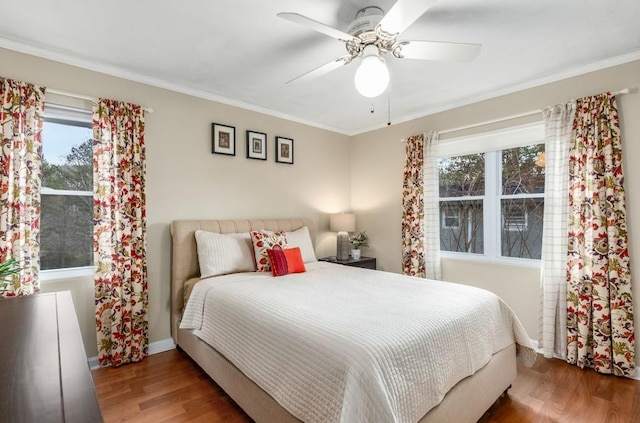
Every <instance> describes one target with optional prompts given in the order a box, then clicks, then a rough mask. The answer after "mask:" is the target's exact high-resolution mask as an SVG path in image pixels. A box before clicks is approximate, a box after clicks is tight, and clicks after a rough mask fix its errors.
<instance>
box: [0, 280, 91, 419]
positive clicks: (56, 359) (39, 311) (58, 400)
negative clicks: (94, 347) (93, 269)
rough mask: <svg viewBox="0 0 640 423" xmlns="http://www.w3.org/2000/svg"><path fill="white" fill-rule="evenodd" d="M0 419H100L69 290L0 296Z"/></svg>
mask: <svg viewBox="0 0 640 423" xmlns="http://www.w3.org/2000/svg"><path fill="white" fill-rule="evenodd" d="M0 325H1V326H0V422H20V423H29V422H38V423H43V422H73V423H75V422H78V423H91V422H102V416H101V414H100V407H99V405H98V399H97V397H96V392H95V388H94V386H93V379H92V378H91V373H90V372H89V366H88V364H87V355H86V353H85V350H84V346H83V344H82V338H81V335H80V327H79V326H78V320H77V317H76V313H75V310H74V308H73V301H72V299H71V293H70V292H69V291H64V292H53V293H48V294H38V295H33V296H29V297H18V298H2V299H0Z"/></svg>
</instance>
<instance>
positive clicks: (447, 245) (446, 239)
mask: <svg viewBox="0 0 640 423" xmlns="http://www.w3.org/2000/svg"><path fill="white" fill-rule="evenodd" d="M482 217H483V216H482V200H461V201H441V202H440V249H441V250H442V251H455V252H459V253H476V254H482V253H483V252H484V231H483V223H482Z"/></svg>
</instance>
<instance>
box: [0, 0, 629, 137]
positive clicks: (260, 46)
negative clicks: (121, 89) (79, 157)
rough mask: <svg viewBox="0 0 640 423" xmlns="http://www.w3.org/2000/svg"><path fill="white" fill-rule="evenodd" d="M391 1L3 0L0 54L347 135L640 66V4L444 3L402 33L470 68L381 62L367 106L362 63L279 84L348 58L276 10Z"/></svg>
mask: <svg viewBox="0 0 640 423" xmlns="http://www.w3.org/2000/svg"><path fill="white" fill-rule="evenodd" d="M394 2H395V1H394V0H342V1H341V0H322V1H320V0H297V1H292V0H234V1H220V0H218V1H216V0H189V1H165V0H135V1H133V0H110V1H102V2H97V1H86V0H63V1H54V0H30V1H24V0H23V1H16V0H0V11H1V12H0V14H1V15H2V19H1V21H0V22H1V23H0V47H6V48H10V49H14V50H19V51H23V52H27V53H31V54H36V55H40V56H43V57H47V58H51V59H54V60H59V61H62V62H66V63H70V64H74V65H79V66H82V67H87V68H90V69H94V70H99V71H102V72H106V73H110V74H113V75H117V76H123V77H126V78H129V79H133V80H137V81H142V82H146V83H149V84H152V85H156V86H161V87H165V88H170V89H174V90H177V91H181V92H185V93H189V94H194V95H197V96H201V97H204V98H209V99H213V100H216V101H221V102H223V103H228V104H233V105H238V106H240V107H244V108H248V109H251V110H257V111H261V112H265V113H269V114H272V115H276V116H281V117H285V118H288V119H292V120H295V121H300V122H304V123H309V124H312V125H315V126H318V127H321V128H326V129H330V130H334V131H337V132H342V133H345V134H357V133H361V132H364V131H366V130H370V129H374V128H378V127H382V126H384V125H386V123H387V120H388V119H387V116H388V107H387V105H388V102H389V101H390V105H391V110H390V111H391V120H392V122H395V123H397V122H400V121H405V120H408V119H411V118H415V117H418V116H424V115H427V114H430V113H434V112H437V111H441V110H446V109H449V108H452V107H455V106H459V105H462V104H468V103H471V102H475V101H479V100H482V99H486V98H490V97H493V96H496V95H501V94H505V93H508V92H512V91H516V90H518V89H522V88H526V87H530V86H534V85H538V84H541V83H546V82H550V81H553V80H556V79H560V78H562V77H567V76H572V75H575V74H579V73H583V72H586V71H591V70H596V69H599V68H603V67H606V66H610V65H615V64H619V63H624V62H628V61H631V60H637V59H640V24H639V23H638V21H639V20H640V1H638V0H528V1H522V0H485V1H480V0H440V1H439V2H438V3H436V5H435V6H433V7H432V8H431V9H429V10H428V11H427V13H426V14H425V15H423V16H422V17H421V18H420V19H418V21H416V22H415V23H414V24H413V25H412V26H411V27H410V28H409V29H408V30H406V31H405V32H404V33H403V34H402V36H401V37H400V38H401V39H414V40H431V41H452V42H469V43H479V44H482V45H483V48H482V51H481V52H480V55H479V56H478V57H477V58H476V59H475V61H473V62H471V63H443V62H432V61H418V60H410V59H404V60H401V59H396V58H394V57H390V55H387V56H386V58H387V64H388V67H389V70H390V73H391V84H390V89H389V91H388V94H387V93H385V94H383V95H382V96H380V97H378V98H376V99H373V100H372V99H366V98H364V97H362V96H360V95H359V94H358V93H357V92H356V90H355V88H354V84H353V75H354V73H355V70H356V68H357V65H358V64H357V63H356V61H354V63H351V64H350V65H348V66H343V67H341V68H340V69H338V70H336V71H334V72H332V73H329V74H327V75H324V76H322V77H320V78H318V79H315V80H313V81H308V82H305V83H300V84H295V85H285V82H286V81H288V80H290V79H292V78H294V77H296V76H299V75H300V74H303V73H305V72H307V71H309V70H311V69H314V68H316V67H317V66H320V65H322V64H325V63H327V62H329V61H330V60H332V59H334V58H337V57H339V56H343V55H345V54H346V51H345V48H344V44H343V43H342V42H340V41H337V40H335V39H333V38H330V37H328V36H325V35H323V34H319V33H316V32H313V31H311V30H308V29H306V28H304V27H302V26H299V25H296V24H294V23H291V22H288V21H285V20H283V19H280V18H278V17H276V13H278V12H297V13H300V14H303V15H306V16H308V17H310V18H313V19H315V20H318V21H320V22H323V23H325V24H327V25H330V26H333V27H336V28H338V29H340V30H343V31H346V29H347V26H348V24H349V23H350V22H351V21H352V20H353V17H354V16H355V13H356V12H357V11H358V10H359V9H361V8H362V7H364V6H369V5H375V6H379V7H380V8H382V9H383V10H385V11H386V10H388V9H389V8H390V7H391V6H392V5H393V4H394ZM53 88H55V87H53ZM372 105H373V108H374V110H375V112H374V113H371V108H372ZM149 106H153V104H150V105H149ZM212 119H215V116H212Z"/></svg>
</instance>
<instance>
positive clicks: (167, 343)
mask: <svg viewBox="0 0 640 423" xmlns="http://www.w3.org/2000/svg"><path fill="white" fill-rule="evenodd" d="M175 347H176V344H175V343H174V342H173V339H172V338H167V339H163V340H162V341H156V342H152V343H150V344H149V355H153V354H158V353H161V352H165V351H169V350H173V349H175ZM87 362H88V363H89V369H91V370H95V369H99V368H100V365H99V364H98V357H90V358H89V359H88V360H87Z"/></svg>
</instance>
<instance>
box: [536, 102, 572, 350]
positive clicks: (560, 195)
mask: <svg viewBox="0 0 640 423" xmlns="http://www.w3.org/2000/svg"><path fill="white" fill-rule="evenodd" d="M575 113H576V103H575V101H573V102H569V103H567V104H560V105H557V106H553V107H549V108H547V109H545V110H543V118H544V123H545V124H544V131H545V163H546V164H545V187H544V192H545V197H544V223H543V227H542V271H541V289H540V318H539V321H538V324H539V327H538V330H539V334H538V335H539V338H538V348H540V349H541V350H542V353H543V355H544V356H545V357H557V358H562V359H566V358H567V219H568V216H569V193H568V190H569V142H570V141H571V133H572V130H573V121H574V117H575Z"/></svg>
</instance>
